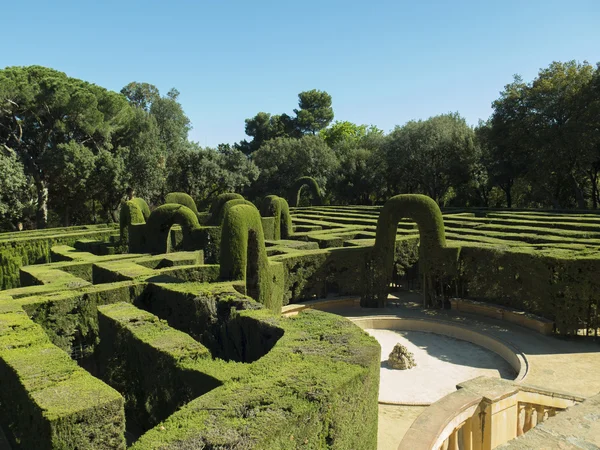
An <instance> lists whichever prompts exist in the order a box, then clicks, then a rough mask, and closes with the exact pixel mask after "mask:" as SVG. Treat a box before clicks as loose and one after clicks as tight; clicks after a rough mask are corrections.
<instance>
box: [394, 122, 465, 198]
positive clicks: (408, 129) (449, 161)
mask: <svg viewBox="0 0 600 450" xmlns="http://www.w3.org/2000/svg"><path fill="white" fill-rule="evenodd" d="M384 152H385V154H386V162H387V178H388V189H390V194H391V193H394V194H398V193H403V192H405V193H415V192H418V193H424V194H427V195H429V196H430V197H431V198H433V199H434V200H435V201H436V202H438V203H440V204H443V203H445V202H447V201H448V200H450V197H449V195H450V194H451V190H450V188H451V187H452V188H456V187H458V186H460V185H462V184H464V183H467V182H468V181H469V177H470V175H471V173H472V165H473V163H474V161H475V142H474V132H473V129H471V128H470V127H469V126H468V125H467V123H466V122H465V120H464V119H463V118H462V117H460V115H459V114H458V113H449V114H442V115H439V116H435V117H431V118H429V119H427V120H424V121H422V120H419V121H416V122H415V121H410V122H408V123H406V124H405V125H404V126H402V127H396V128H395V129H394V131H393V132H392V133H391V134H390V135H389V136H388V142H387V144H386V146H385V150H384Z"/></svg>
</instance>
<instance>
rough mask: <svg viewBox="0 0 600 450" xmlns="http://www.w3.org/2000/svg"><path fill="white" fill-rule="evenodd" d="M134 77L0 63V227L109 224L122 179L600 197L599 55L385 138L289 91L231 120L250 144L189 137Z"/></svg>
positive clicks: (185, 126)
mask: <svg viewBox="0 0 600 450" xmlns="http://www.w3.org/2000/svg"><path fill="white" fill-rule="evenodd" d="M178 97H179V92H178V91H177V90H176V89H171V90H170V91H169V92H168V93H167V94H166V95H161V93H160V92H159V90H158V89H157V88H156V87H155V86H153V85H151V84H148V83H141V82H132V83H129V84H128V85H127V86H125V87H124V88H123V89H122V90H121V91H120V92H119V93H117V92H112V91H109V90H106V89H104V88H102V87H99V86H96V85H94V84H91V83H88V82H85V81H83V80H78V79H75V78H70V77H68V76H67V75H66V74H64V73H62V72H59V71H56V70H53V69H49V68H45V67H41V66H29V67H8V68H6V69H4V70H0V230H10V229H14V228H15V227H17V226H18V224H19V223H23V224H25V228H32V227H45V226H48V225H52V226H58V225H70V224H83V223H97V222H105V221H108V222H110V221H115V220H116V218H117V212H118V208H119V206H120V204H121V202H122V200H123V199H124V197H125V194H126V190H127V188H128V187H131V188H133V189H134V190H135V191H136V193H137V195H138V196H140V197H144V198H145V199H147V200H148V201H149V202H150V203H151V204H152V203H153V204H159V203H161V202H162V200H163V198H164V196H165V195H166V194H167V193H168V192H174V191H183V192H187V193H188V194H190V195H191V196H192V197H194V199H195V200H196V202H197V203H198V205H199V207H200V208H202V207H204V206H207V205H208V204H209V202H210V201H211V199H212V198H214V197H215V196H217V195H218V194H221V193H223V192H229V191H236V192H240V193H242V194H244V196H245V197H246V198H248V199H250V200H258V199H260V198H262V197H263V196H265V195H269V194H278V195H282V196H286V195H287V192H288V189H289V188H290V187H291V185H292V184H293V182H294V180H295V179H296V178H298V177H299V176H312V177H313V178H315V179H316V180H317V182H318V183H319V185H320V186H321V188H322V190H323V191H324V192H325V195H326V199H327V200H328V201H329V202H330V203H331V204H378V203H382V202H384V201H385V200H386V199H387V198H389V197H391V196H393V195H397V194H401V193H423V194H427V195H429V196H430V197H432V198H433V199H434V200H435V201H436V202H438V203H439V204H440V205H441V206H478V207H508V208H512V207H520V208H560V209H568V208H580V209H581V208H593V209H596V208H597V207H598V204H599V203H600V187H599V184H598V183H599V174H600V64H597V65H596V66H595V67H594V66H592V65H590V64H589V63H587V62H583V63H577V62H575V61H569V62H565V63H561V62H553V63H552V64H550V65H549V66H548V67H547V68H544V69H541V70H540V71H539V73H538V75H537V77H536V78H535V79H534V80H532V81H530V82H525V81H523V80H522V79H521V78H520V77H519V76H515V77H514V79H513V81H512V82H511V83H509V84H507V85H506V86H505V87H504V89H503V91H501V92H500V96H499V98H498V99H496V100H495V101H494V102H493V103H492V108H493V112H492V115H491V117H489V118H488V119H487V120H485V121H482V120H480V122H479V124H478V125H477V126H475V127H471V126H469V125H468V124H467V123H466V121H465V119H464V118H463V117H461V116H460V114H459V113H458V112H454V113H447V114H440V115H437V116H434V117H431V118H429V119H427V120H411V121H409V122H407V123H405V124H404V125H401V126H400V125H398V126H396V127H395V128H394V129H393V130H392V131H391V132H390V133H388V134H385V133H384V132H383V131H382V130H380V129H378V128H377V127H375V126H372V125H371V126H368V125H357V124H354V123H351V122H348V121H335V122H333V119H334V112H333V107H332V98H331V96H330V95H329V94H328V93H327V92H324V91H319V90H311V91H305V92H301V93H300V94H299V95H298V108H297V109H294V110H293V113H294V114H293V115H288V114H286V113H282V114H270V113H267V112H259V113H258V114H256V116H254V117H252V118H249V119H246V121H245V131H246V134H247V135H248V136H249V138H251V139H250V140H242V141H241V142H239V143H234V144H232V145H231V144H220V145H218V146H217V148H203V147H201V146H200V145H199V144H198V143H196V142H191V141H190V140H189V138H188V133H189V131H190V129H191V123H190V120H189V119H188V117H187V116H186V115H185V112H184V111H183V108H182V107H181V104H180V103H179V101H178Z"/></svg>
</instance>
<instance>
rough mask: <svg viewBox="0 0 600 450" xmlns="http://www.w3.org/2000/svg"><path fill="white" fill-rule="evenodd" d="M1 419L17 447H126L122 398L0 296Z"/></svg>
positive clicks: (27, 449) (28, 449)
mask: <svg viewBox="0 0 600 450" xmlns="http://www.w3.org/2000/svg"><path fill="white" fill-rule="evenodd" d="M0 402H1V403H2V408H0V422H1V423H2V428H3V429H4V431H5V433H6V434H7V438H8V439H9V441H10V442H11V444H12V446H13V448H20V449H24V450H46V449H47V450H55V449H73V448H79V449H106V450H108V449H125V439H124V434H123V433H124V431H125V417H124V411H123V398H122V397H121V395H120V394H119V393H118V392H116V391H115V390H114V389H112V388H110V387H109V386H107V385H106V384H104V383H102V382H101V381H100V380H97V379H95V378H93V377H92V376H91V375H89V373H88V372H87V371H85V370H84V369H81V368H80V367H79V366H78V365H77V364H76V363H75V362H74V361H73V360H72V359H71V358H69V356H68V355H67V354H66V353H65V352H64V351H62V350H60V349H59V348H57V347H55V346H54V345H52V344H51V343H50V341H49V340H48V336H47V335H46V333H45V332H44V331H43V330H42V328H41V327H40V326H39V325H36V324H35V323H33V322H32V321H31V320H30V319H29V318H28V317H27V315H26V314H25V312H24V311H23V310H22V309H21V308H20V307H19V306H18V305H16V304H15V302H14V301H12V300H10V299H7V298H6V297H5V298H4V299H3V300H0Z"/></svg>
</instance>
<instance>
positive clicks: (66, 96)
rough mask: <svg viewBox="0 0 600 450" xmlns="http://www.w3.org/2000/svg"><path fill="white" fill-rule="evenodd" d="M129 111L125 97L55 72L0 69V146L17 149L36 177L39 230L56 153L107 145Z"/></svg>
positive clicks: (38, 68) (43, 68) (94, 148)
mask: <svg viewBox="0 0 600 450" xmlns="http://www.w3.org/2000/svg"><path fill="white" fill-rule="evenodd" d="M127 108H129V106H128V105H127V102H126V100H125V98H124V97H123V96H121V95H119V94H117V93H115V92H110V91H107V90H106V89H103V88H101V87H98V86H95V85H93V84H90V83H86V82H85V81H82V80H78V79H75V78H70V77H67V76H66V75H65V74H64V73H62V72H58V71H55V70H52V69H48V68H45V67H40V66H29V67H9V68H7V69H4V70H1V71H0V145H2V146H3V147H5V148H10V149H12V150H14V151H15V152H16V154H17V155H18V157H19V158H20V160H21V161H22V162H23V165H24V167H25V171H26V173H27V174H28V175H30V176H31V177H32V178H33V181H34V184H35V187H36V190H37V196H38V199H37V207H38V211H37V221H38V226H40V227H44V226H45V225H46V222H47V214H48V208H47V204H48V188H49V186H50V185H51V184H52V182H53V180H52V177H51V174H56V173H57V172H56V171H55V170H54V168H53V169H52V170H51V171H49V170H48V169H49V167H48V166H47V163H48V162H49V161H54V162H56V160H57V159H55V158H54V157H53V156H52V154H53V153H54V152H60V150H59V146H64V145H68V146H69V145H71V143H72V142H73V143H74V144H77V145H83V146H85V147H87V148H89V149H90V150H91V151H92V152H97V151H98V150H99V149H101V148H107V147H109V146H110V139H111V135H112V133H113V131H114V122H115V121H117V119H118V117H119V115H120V114H122V113H123V111H124V110H126V109H127ZM61 148H63V149H64V148H65V147H61ZM69 148H71V147H69Z"/></svg>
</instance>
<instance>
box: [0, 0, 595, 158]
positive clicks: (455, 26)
mask: <svg viewBox="0 0 600 450" xmlns="http://www.w3.org/2000/svg"><path fill="white" fill-rule="evenodd" d="M1 10H2V12H3V14H2V16H3V20H2V24H1V25H0V42H2V45H1V46H0V68H1V67H6V66H23V65H31V64H38V65H43V66H48V67H52V68H54V69H57V70H61V71H63V72H66V73H67V74H68V75H69V76H72V77H76V78H81V79H84V80H87V81H91V82H94V83H96V84H98V85H101V86H104V87H106V88H108V89H112V90H116V91H119V90H120V89H121V88H122V87H123V86H124V85H126V84H127V83H129V82H130V81H145V82H148V83H152V84H154V85H156V86H157V87H158V88H159V89H160V90H161V92H162V93H163V94H166V92H167V91H168V90H169V89H170V88H171V87H176V88H177V89H178V90H179V91H180V92H181V96H180V101H181V103H182V105H183V108H184V110H185V112H186V113H187V115H188V116H189V118H190V119H191V121H192V124H193V127H194V128H193V130H192V131H191V133H190V138H191V139H192V140H195V141H198V142H200V144H201V145H209V146H216V145H217V144H219V143H221V142H229V143H233V142H235V141H239V140H240V139H243V138H245V134H244V119H246V118H248V117H252V116H254V115H255V114H256V113H257V112H259V111H266V112H270V113H273V114H277V113H283V112H287V113H290V114H291V113H292V110H293V109H294V108H295V107H297V101H298V99H297V95H298V93H299V92H301V91H305V90H310V89H320V90H325V91H327V92H329V94H331V96H332V97H333V108H334V112H335V118H336V119H337V120H349V121H352V122H356V123H366V124H374V125H377V126H378V127H380V128H382V129H383V130H385V131H386V132H387V131H389V130H391V129H392V128H393V127H394V126H395V125H401V124H403V123H405V122H406V121H408V120H411V119H425V118H428V117H430V116H433V115H436V114H441V113H446V112H449V111H458V112H459V113H460V114H461V115H462V116H464V117H465V118H466V119H467V121H468V122H469V123H471V124H476V123H477V121H478V119H480V118H482V119H486V118H487V117H489V115H490V113H491V108H490V104H491V102H492V101H493V100H494V99H496V98H497V97H498V93H499V92H500V91H501V90H502V88H503V86H504V85H505V84H507V83H509V82H510V81H511V80H512V76H513V74H515V73H519V74H521V75H522V76H523V77H524V79H525V80H526V81H529V80H531V79H533V78H534V77H535V76H536V74H537V72H538V70H539V69H540V68H542V67H547V66H548V65H549V64H550V63H551V62H552V61H567V60H571V59H575V60H577V61H583V60H588V61H589V62H591V63H594V64H595V63H596V62H599V61H600V25H599V24H600V1H599V0H573V1H569V2H566V1H564V0H563V1H554V0H521V1H513V0H503V1H497V2H486V1H483V0H480V1H470V0H469V1H460V0H459V1H453V2H450V1H420V2H417V1H411V2H407V1H401V0H396V1H387V0H385V1H369V2H366V1H362V2H359V1H351V0H347V1H338V0H331V1H328V0H322V1H320V2H319V1H313V0H304V1H298V2H291V1H286V0H279V1H261V0H256V1H253V2H251V1H242V0H238V1H228V0H197V1H192V0H189V1H169V2H167V1H156V0H147V1H128V0H122V1H112V0H103V1H97V2H91V1H87V0H81V1H78V2H76V1H61V0H55V1H49V0H46V1H42V0H28V1H8V0H1Z"/></svg>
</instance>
